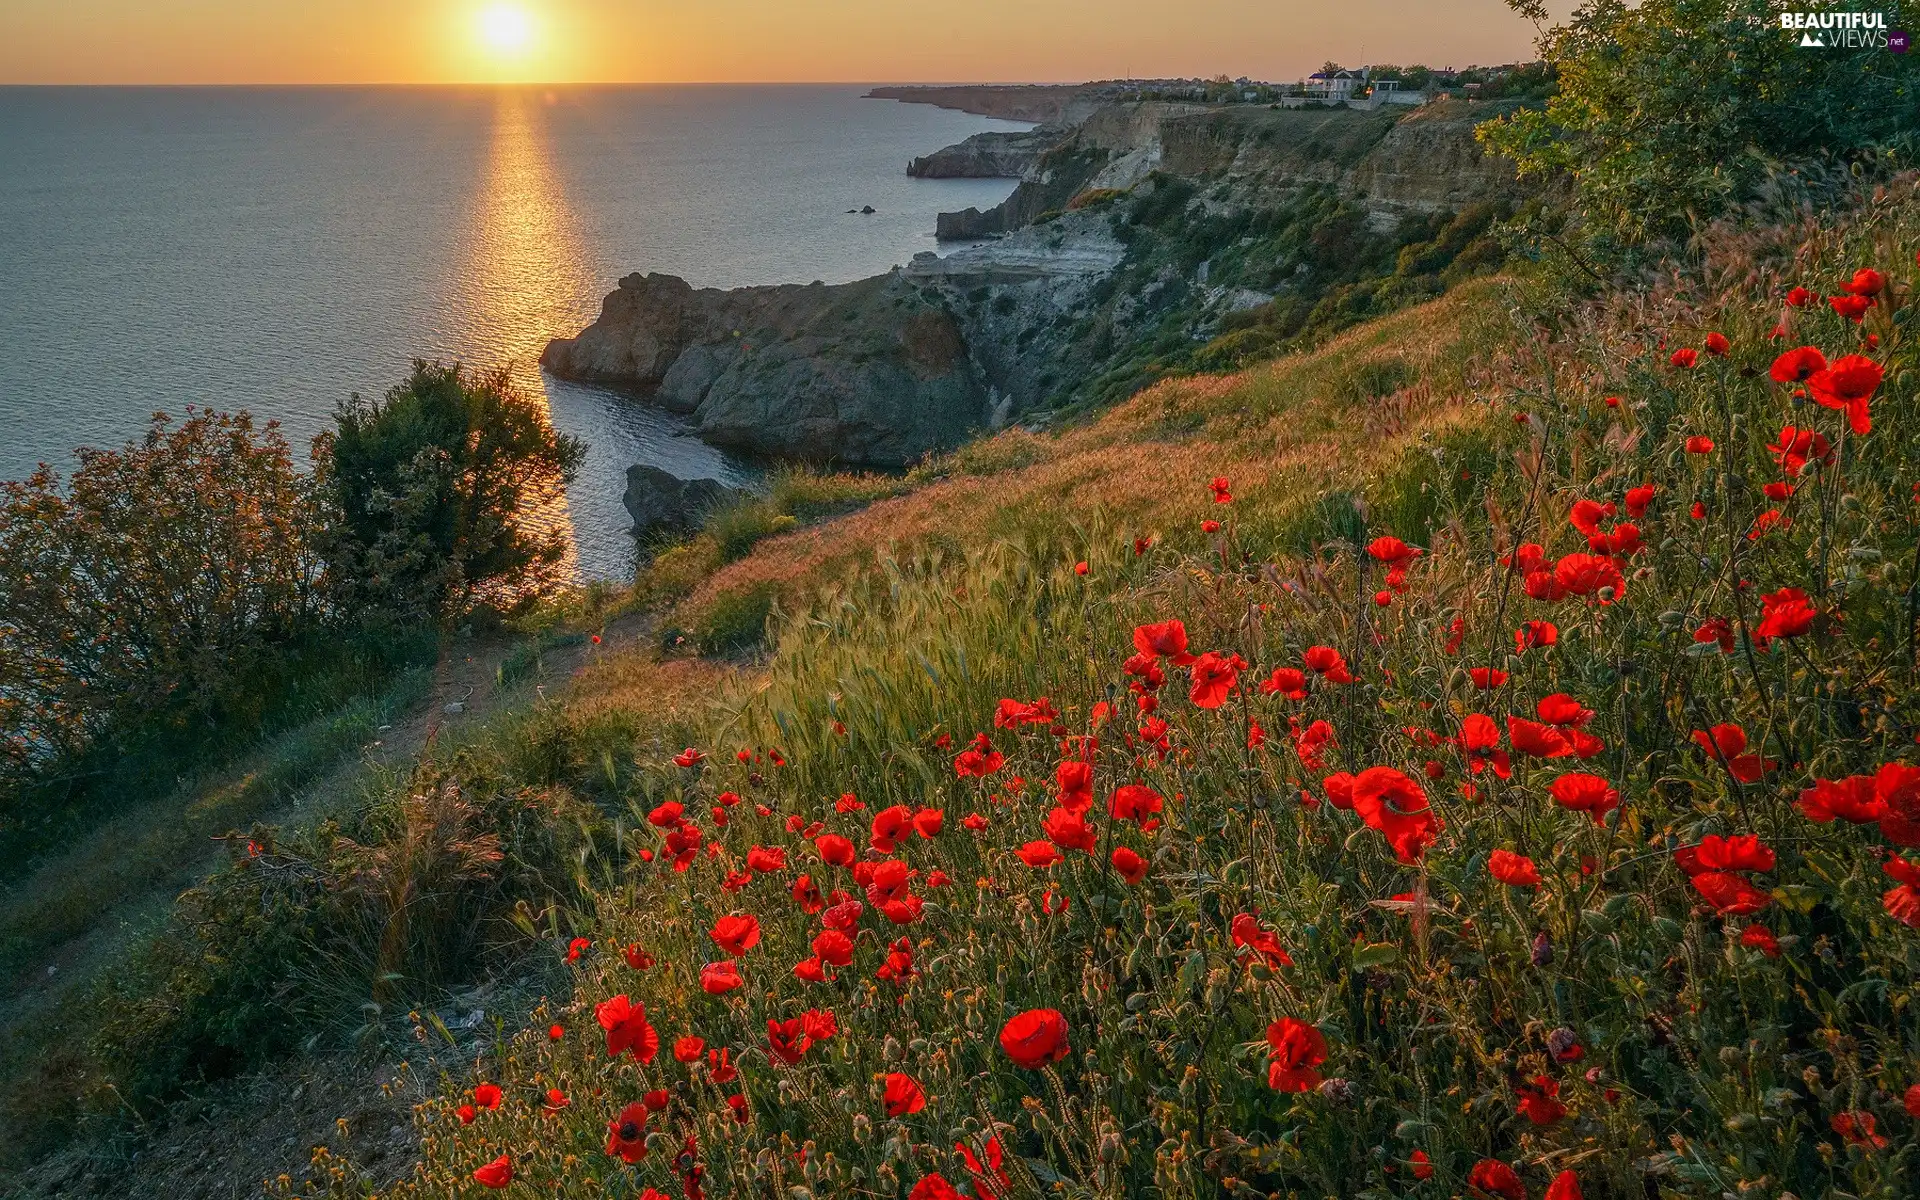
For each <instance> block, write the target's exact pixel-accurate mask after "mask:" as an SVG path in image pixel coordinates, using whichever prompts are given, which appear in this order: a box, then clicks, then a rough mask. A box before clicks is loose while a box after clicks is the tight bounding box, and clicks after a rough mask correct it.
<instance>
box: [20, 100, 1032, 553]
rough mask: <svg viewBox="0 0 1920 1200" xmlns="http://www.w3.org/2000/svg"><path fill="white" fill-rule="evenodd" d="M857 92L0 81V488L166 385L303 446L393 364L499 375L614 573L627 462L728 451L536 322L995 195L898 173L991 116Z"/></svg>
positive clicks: (860, 252)
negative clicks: (867, 209)
mask: <svg viewBox="0 0 1920 1200" xmlns="http://www.w3.org/2000/svg"><path fill="white" fill-rule="evenodd" d="M863 90H864V89H862V88H852V87H659V88H567V89H553V90H547V89H524V88H505V89H496V88H471V89H465V88H462V89H415V88H365V89H363V88H340V89H333V88H327V89H253V88H247V89H195V88H164V89H159V88H155V89H149V88H103V89H67V88H46V89H40V88H31V89H30V88H0V478H17V477H20V476H22V475H24V474H26V473H27V472H28V471H30V470H32V469H33V466H34V464H36V463H38V462H40V461H47V462H51V463H53V464H54V465H55V466H56V467H61V468H62V469H64V468H65V467H66V466H67V465H69V464H70V463H71V458H70V452H71V451H72V450H73V448H74V447H76V446H79V445H117V444H119V443H120V442H122V441H125V440H126V439H127V438H129V437H130V436H133V435H134V434H136V433H137V432H138V431H139V430H140V429H141V428H142V426H143V424H144V422H145V419H146V417H147V415H148V414H149V413H151V412H153V411H154V410H156V409H164V410H168V411H172V412H178V411H180V409H182V408H183V407H184V406H185V405H187V404H189V403H193V404H202V405H208V406H212V407H215V408H227V409H233V408H243V407H244V408H247V409H250V410H252V411H253V412H254V413H255V414H257V415H259V416H262V417H273V418H277V419H279V420H280V421H281V423H282V425H283V426H284V427H285V429H286V430H287V432H288V433H289V435H290V436H291V437H293V438H294V439H295V441H296V443H298V444H300V445H302V446H304V442H305V440H306V438H307V437H309V436H310V435H311V434H313V433H314V432H316V431H317V430H319V429H321V428H323V427H324V426H325V425H326V424H327V422H328V419H329V414H330V413H331V412H332V409H333V406H334V403H335V402H336V401H337V400H338V399H340V398H342V397H344V396H346V395H347V394H348V393H350V392H355V391H357V392H361V393H363V394H377V393H379V392H382V391H384V390H385V389H386V388H387V387H389V386H391V385H392V384H393V383H394V382H396V381H397V380H398V379H399V378H400V377H401V376H402V375H403V374H404V373H405V371H406V369H407V365H408V363H409V361H410V360H411V359H413V358H415V357H426V358H436V357H437V358H458V359H461V360H463V361H466V362H469V363H473V364H476V365H482V366H491V365H495V364H499V363H510V364H512V366H513V368H514V370H515V374H516V376H517V377H518V378H519V380H520V382H521V383H522V384H523V385H525V386H527V387H529V388H533V389H537V391H538V394H540V395H542V396H544V398H545V400H546V402H547V404H548V406H549V410H550V411H551V413H552V417H553V420H554V422H555V424H556V425H558V426H559V427H560V428H561V429H563V430H565V431H567V432H569V433H572V434H575V435H577V436H579V437H581V438H584V439H585V440H586V441H587V442H588V444H589V445H590V447H591V451H590V454H589V457H588V460H587V465H586V467H585V468H584V470H583V471H582V473H581V479H580V481H579V483H578V484H576V486H575V487H574V489H573V490H572V492H571V494H570V496H569V499H568V511H567V512H566V513H563V514H555V515H554V518H553V519H556V520H564V521H567V522H569V523H570V525H571V527H572V530H573V534H574V540H575V545H576V548H577V554H578V565H579V569H580V572H581V573H582V574H583V575H585V576H588V577H613V578H623V577H626V576H628V575H630V573H631V570H632V543H631V539H629V538H628V537H627V536H626V533H625V530H626V527H627V525H628V524H629V522H628V520H627V517H626V514H625V512H624V511H623V510H622V508H621V506H620V493H621V491H622V489H623V487H624V485H625V478H624V476H625V471H626V468H627V467H628V466H629V465H631V464H633V463H636V462H645V463H652V464H654V465H656V466H660V467H663V468H664V469H666V470H669V471H672V472H674V473H675V474H678V475H682V476H687V477H692V476H700V475H711V476H714V477H717V478H721V479H725V480H728V481H730V482H738V481H741V480H743V479H744V478H746V477H748V476H749V475H750V474H751V467H750V466H748V465H746V464H742V463H739V462H736V461H734V460H731V459H729V458H727V457H726V456H724V455H722V454H721V453H720V452H719V451H717V450H714V449H712V448H711V447H708V446H706V445H705V444H703V443H701V442H699V441H697V440H695V439H693V438H691V437H689V436H688V435H687V431H686V428H685V427H684V426H683V425H681V424H679V423H678V422H676V421H675V420H674V419H672V418H671V417H668V416H666V415H665V414H662V413H658V412H655V411H653V410H651V409H648V408H645V407H643V406H640V405H637V404H635V403H633V402H631V401H628V400H624V399H622V398H621V397H619V396H617V395H614V394H612V393H609V392H606V391H602V390H599V389H595V388H588V387H582V386H578V385H574V384H566V383H562V382H559V381H557V380H553V379H549V378H546V377H545V376H543V374H542V373H541V372H540V371H539V369H538V366H537V364H536V360H537V358H538V356H539V353H540V349H541V347H542V346H544V345H545V344H546V340H547V339H548V338H550V337H553V336H555V335H560V334H570V333H573V332H575V331H576V330H578V329H579V328H580V327H581V326H583V325H585V324H586V323H587V322H589V321H591V320H592V319H593V316H594V315H595V314H596V313H597V311H598V308H599V302H600V298H601V297H602V296H603V295H604V294H605V293H606V292H608V291H610V290H612V288H613V286H614V284H615V282H616V281H617V280H618V279H619V277H620V276H621V275H624V274H626V273H628V272H630V271H634V270H643V271H665V272H668V273H671V274H675V275H680V276H683V277H685V278H686V279H688V280H689V281H690V282H692V283H693V284H695V285H696V286H716V287H737V286H741V285H746V284H762V283H805V282H808V281H810V280H814V279H821V280H825V281H827V282H829V283H837V282H844V281H846V280H850V279H857V278H860V277H862V276H866V275H872V274H877V273H879V272H882V271H885V270H887V269H888V268H889V267H891V266H893V265H894V264H896V263H905V262H906V261H907V260H908V259H910V258H911V257H912V256H913V255H914V254H915V253H916V252H918V251H921V250H929V249H933V248H934V241H933V226H934V214H935V213H936V212H939V211H943V210H950V209H956V208H965V207H966V206H968V205H977V206H979V207H982V208H985V207H988V206H990V205H993V204H996V203H998V202H999V201H1000V200H1001V199H1003V198H1004V197H1005V196H1006V195H1007V193H1008V192H1009V191H1011V190H1012V184H1011V183H1010V182H1007V181H999V180H916V179H908V178H907V177H906V175H905V173H904V172H905V167H906V163H907V161H908V160H909V159H910V158H912V157H913V156H915V155H918V154H926V153H928V152H930V151H932V150H934V149H936V148H938V147H940V146H943V145H946V144H948V143H950V142H955V141H958V140H960V139H961V138H964V137H966V136H968V135H969V134H972V133H977V132H979V131H981V130H985V129H1014V128H1021V126H1018V125H1015V124H1013V123H1010V122H1002V121H992V120H987V119H985V118H980V117H973V116H968V115H965V114H961V113H953V112H945V111H942V110H939V109H934V108H929V107H926V106H923V105H905V104H898V103H894V102H891V101H882V100H862V99H860V98H859V94H860V92H861V91H863ZM865 205H872V206H873V207H874V208H876V209H877V210H879V211H878V212H877V213H876V214H875V215H873V216H860V215H857V214H853V215H849V214H848V213H847V211H846V210H848V209H850V208H854V209H857V208H860V207H862V206H865Z"/></svg>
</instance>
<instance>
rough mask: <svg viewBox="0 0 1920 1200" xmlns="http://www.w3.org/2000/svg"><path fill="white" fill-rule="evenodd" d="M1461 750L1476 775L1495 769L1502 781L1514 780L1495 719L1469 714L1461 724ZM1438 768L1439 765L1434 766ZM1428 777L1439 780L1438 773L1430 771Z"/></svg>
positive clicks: (1510, 764)
mask: <svg viewBox="0 0 1920 1200" xmlns="http://www.w3.org/2000/svg"><path fill="white" fill-rule="evenodd" d="M1460 749H1461V750H1462V751H1463V752H1465V754H1466V756H1467V766H1468V768H1469V769H1470V770H1472V771H1473V773H1474V774H1475V775H1478V774H1480V773H1481V772H1483V771H1485V770H1486V769H1487V768H1488V767H1492V768H1493V773H1494V775H1496V776H1497V777H1499V778H1501V779H1511V778H1513V764H1512V762H1511V761H1510V760H1509V759H1508V758H1507V752H1506V751H1505V750H1502V749H1500V727H1499V726H1498V725H1495V724H1494V723H1493V718H1492V717H1489V716H1487V715H1485V714H1484V713H1468V714H1467V715H1466V718H1465V719H1464V720H1462V721H1461V722H1460ZM1432 766H1434V767H1438V766H1439V764H1438V763H1434V764H1432ZM1427 777H1428V778H1430V779H1438V778H1439V777H1440V776H1439V774H1438V773H1437V772H1435V771H1433V770H1429V771H1428V772H1427Z"/></svg>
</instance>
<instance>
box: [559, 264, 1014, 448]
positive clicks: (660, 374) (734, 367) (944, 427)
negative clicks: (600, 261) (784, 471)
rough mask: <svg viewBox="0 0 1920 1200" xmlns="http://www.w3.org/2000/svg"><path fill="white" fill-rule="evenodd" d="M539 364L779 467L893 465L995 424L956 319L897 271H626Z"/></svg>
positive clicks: (929, 295) (932, 297) (940, 303)
mask: <svg viewBox="0 0 1920 1200" xmlns="http://www.w3.org/2000/svg"><path fill="white" fill-rule="evenodd" d="M540 362H541V365H542V366H544V367H546V368H547V370H549V371H551V372H553V373H554V374H555V375H558V376H561V377H562V378H568V379H579V380H586V381H592V382H599V383H605V384H609V385H612V386H615V387H618V388H621V389H623V390H627V391H631V392H634V393H635V394H637V395H639V396H641V397H642V398H645V399H648V400H651V401H653V402H654V403H657V404H659V405H660V406H661V407H663V408H666V409H669V410H670V411H673V412H676V413H682V414H686V415H688V416H690V417H691V418H692V420H693V422H694V424H695V426H696V428H697V429H698V431H699V434H700V436H701V437H702V438H704V439H705V440H707V441H709V442H711V443H713V444H715V445H718V446H724V447H727V448H729V449H734V450H740V451H744V452H747V453H751V454H759V455H770V456H778V457H783V458H797V459H806V460H811V461H818V462H835V463H844V464H850V465H863V466H898V465H901V464H903V463H907V462H911V461H913V460H914V459H916V458H918V457H920V456H921V455H922V454H924V453H926V452H927V451H928V450H932V449H937V448H941V447H946V446H951V445H954V444H956V443H957V442H958V441H959V440H960V439H962V438H963V437H964V436H965V435H966V434H967V433H968V432H970V431H971V430H973V429H975V428H977V427H979V426H980V425H981V424H982V423H983V422H984V421H985V420H986V418H987V415H988V395H987V389H986V387H985V386H984V384H983V383H982V381H981V379H980V375H979V372H978V371H977V370H976V369H975V367H974V365H973V363H972V361H971V359H970V358H969V356H968V354H967V345H966V340H965V338H964V336H963V335H962V333H961V329H960V324H959V321H958V320H957V319H956V318H955V316H954V315H953V313H952V312H951V311H949V310H948V308H947V307H946V306H945V304H943V303H942V302H941V300H940V299H939V297H938V296H937V295H935V294H934V293H932V292H930V291H929V290H927V289H922V288H920V287H917V286H915V285H914V284H913V283H912V282H911V281H909V280H907V279H906V278H905V277H904V276H903V275H901V274H898V273H896V274H889V275H882V276H878V277H876V278H873V279H864V280H861V281H859V282H857V283H850V284H845V285H841V286H836V287H827V286H825V285H822V284H811V285H807V286H799V285H789V286H780V287H753V288H736V289H734V290H732V291H721V290H719V289H717V288H699V289H696V288H693V287H691V286H689V285H688V284H687V282H686V281H685V280H682V279H679V278H677V277H675V276H672V275H657V274H656V275H639V274H634V275H629V276H627V277H626V278H625V279H622V280H621V281H620V287H619V290H617V291H615V292H614V293H612V294H611V295H609V296H608V297H607V298H606V301H605V302H604V303H603V304H602V306H601V310H600V318H599V319H598V320H597V321H595V322H594V323H593V324H592V325H590V326H588V327H587V328H586V329H585V330H583V331H581V333H580V334H579V336H577V337H572V338H559V339H556V340H555V341H553V342H550V343H549V344H548V345H547V348H546V351H545V352H544V353H543V354H542V355H541V357H540Z"/></svg>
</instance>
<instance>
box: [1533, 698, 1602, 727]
mask: <svg viewBox="0 0 1920 1200" xmlns="http://www.w3.org/2000/svg"><path fill="white" fill-rule="evenodd" d="M1533 711H1534V715H1535V716H1537V717H1539V718H1540V719H1541V720H1542V721H1545V722H1546V723H1547V724H1549V725H1559V726H1561V727H1563V728H1564V727H1567V726H1573V727H1576V728H1577V727H1579V726H1581V725H1585V724H1586V723H1587V722H1588V721H1591V720H1592V719H1593V710H1592V709H1590V708H1586V707H1584V706H1582V705H1581V703H1580V702H1579V701H1578V700H1575V699H1574V698H1573V697H1572V696H1569V695H1567V694H1566V693H1565V692H1555V693H1553V695H1551V696H1547V697H1544V698H1542V699H1541V701H1540V703H1539V704H1536V705H1535V706H1534V710H1533Z"/></svg>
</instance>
